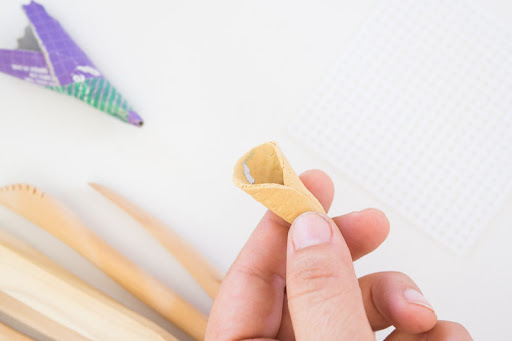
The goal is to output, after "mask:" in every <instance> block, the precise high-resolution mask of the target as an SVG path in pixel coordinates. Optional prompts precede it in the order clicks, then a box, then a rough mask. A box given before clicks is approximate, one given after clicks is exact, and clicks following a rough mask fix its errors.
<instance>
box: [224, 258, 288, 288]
mask: <svg viewBox="0 0 512 341" xmlns="http://www.w3.org/2000/svg"><path fill="white" fill-rule="evenodd" d="M232 270H233V272H234V273H238V274H239V275H241V276H242V277H245V278H248V279H249V280H250V281H256V282H262V283H263V284H264V285H268V286H283V287H284V286H285V282H286V281H285V278H284V277H283V276H282V275H281V274H279V273H277V272H274V271H271V270H268V269H263V268H260V267H257V266H247V265H243V264H236V265H234V266H233V269H232Z"/></svg>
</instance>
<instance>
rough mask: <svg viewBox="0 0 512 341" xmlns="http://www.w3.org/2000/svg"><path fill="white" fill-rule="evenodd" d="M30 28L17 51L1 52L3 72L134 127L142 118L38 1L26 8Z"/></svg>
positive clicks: (1, 50) (0, 69)
mask: <svg viewBox="0 0 512 341" xmlns="http://www.w3.org/2000/svg"><path fill="white" fill-rule="evenodd" d="M23 10H24V11H25V14H26V15H27V17H28V20H29V22H30V25H29V26H28V27H27V29H26V30H25V36H24V37H22V38H20V39H18V49H16V50H5V49H0V72H3V73H6V74H9V75H11V76H14V77H17V78H20V79H23V80H26V81H29V82H32V83H35V84H38V85H41V86H44V87H46V88H48V89H51V90H54V91H57V92H59V93H62V94H67V95H69V96H73V97H76V98H77V99H79V100H81V101H83V102H85V103H87V104H89V105H91V106H93V107H95V108H97V109H99V110H101V111H103V112H106V113H107V114H110V115H112V116H114V117H117V118H119V119H121V120H122V121H125V122H127V123H130V124H133V125H135V126H141V125H142V124H143V121H142V118H141V117H140V116H139V115H138V114H137V113H136V112H135V111H134V110H133V109H132V107H131V106H130V105H129V104H128V102H127V101H126V99H125V98H124V97H123V96H122V95H121V94H120V93H119V91H117V89H116V88H115V87H114V86H113V85H112V84H111V83H110V82H109V81H108V80H107V79H106V78H105V77H104V75H103V74H102V73H101V72H100V71H99V70H98V69H97V68H96V66H95V65H94V64H93V63H92V62H91V60H90V59H89V58H88V57H87V55H86V54H85V52H84V51H82V49H81V48H80V47H79V46H78V45H77V44H76V43H75V42H74V41H73V39H71V37H70V36H69V35H68V34H67V33H66V31H65V30H64V29H63V28H62V26H61V25H60V24H59V22H58V21H57V20H55V19H53V18H52V17H51V16H50V15H49V14H48V13H47V12H46V10H45V8H44V7H43V6H42V5H40V4H38V3H37V2H35V1H32V2H30V4H28V5H24V6H23Z"/></svg>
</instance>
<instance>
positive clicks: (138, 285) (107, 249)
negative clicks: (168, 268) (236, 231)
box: [0, 185, 207, 340]
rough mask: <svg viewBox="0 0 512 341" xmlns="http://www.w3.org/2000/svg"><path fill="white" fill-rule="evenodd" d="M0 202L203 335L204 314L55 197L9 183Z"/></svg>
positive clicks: (198, 336)
mask: <svg viewBox="0 0 512 341" xmlns="http://www.w3.org/2000/svg"><path fill="white" fill-rule="evenodd" d="M0 204H1V205H4V206H6V207H7V208H9V209H11V210H12V211H13V212H15V213H17V214H19V215H21V216H22V217H25V218H26V219H28V220H30V221H31V222H33V223H34V224H36V225H38V226H40V227H42V228H43V229H45V230H46V231H47V232H49V233H51V234H52V235H54V236H55V237H57V238H58V239H60V240H61V241H63V242H64V243H65V244H67V245H69V246H70V247H71V248H73V249H74V250H75V251H77V252H78V253H79V254H81V255H82V256H84V257H85V258H86V259H88V260H89V261H90V262H91V263H93V264H94V265H96V266H97V267H98V268H99V269H101V270H102V271H103V272H105V273H106V274H107V275H108V276H110V277H111V278H112V279H113V280H115V281H116V282H117V283H119V284H120V285H121V286H123V287H124V288H125V289H126V290H128V291H129V292H131V293H132V294H133V295H134V296H136V297H137V298H138V299H140V300H141V301H142V302H144V303H146V304H147V305H148V306H150V307H151V308H153V309H154V310H155V311H157V312H159V313H160V314H162V315H163V316H164V317H166V318H167V319H168V320H169V321H171V322H172V323H174V324H175V325H176V326H177V327H179V328H181V329H182V330H183V331H185V332H186V333H188V334H189V335H191V336H192V337H194V338H195V339H196V340H203V339H204V335H205V332H206V324H207V318H206V316H205V315H204V314H202V313H201V312H200V311H199V310H197V309H196V308H194V307H193V306H192V305H190V304H189V303H188V302H186V301H185V300H184V299H182V298H181V297H180V296H179V295H177V294H176V293H174V292H173V291H172V290H171V289H169V288H168V287H166V286H165V285H164V284H162V283H161V282H160V281H158V280H157V279H156V278H154V277H153V276H151V275H150V274H148V273H147V272H145V271H144V270H143V269H141V268H140V267H138V266H137V265H135V264H134V263H133V262H131V261H130V260H129V259H128V258H126V257H125V256H123V255H122V254H121V253H119V252H118V251H117V250H115V249H114V248H112V247H111V246H110V245H108V244H107V243H106V242H105V241H104V240H103V239H101V238H100V237H98V236H97V235H96V234H95V233H94V232H93V231H92V230H90V229H89V228H88V227H87V226H86V225H85V224H84V223H82V222H81V221H80V220H79V219H78V218H77V217H76V216H75V215H74V214H73V213H72V212H71V211H70V210H69V209H68V208H67V207H66V206H64V205H63V204H62V203H60V202H59V201H58V200H57V199H55V198H52V197H51V196H49V195H47V194H45V193H43V192H41V191H39V190H38V189H36V188H35V187H32V186H29V185H11V186H8V187H3V188H0Z"/></svg>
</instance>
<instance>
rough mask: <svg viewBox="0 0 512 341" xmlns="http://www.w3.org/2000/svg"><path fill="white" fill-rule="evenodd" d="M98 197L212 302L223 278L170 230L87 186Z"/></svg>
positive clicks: (116, 197)
mask: <svg viewBox="0 0 512 341" xmlns="http://www.w3.org/2000/svg"><path fill="white" fill-rule="evenodd" d="M89 185H90V186H91V187H92V188H94V189H95V190H96V191H98V192H99V193H100V194H102V195H103V196H105V197H106V198H108V199H110V200H111V201H112V202H113V203H114V204H116V205H117V206H118V207H120V208H121V209H122V210H124V211H125V212H126V213H128V214H129V215H130V216H131V217H132V218H133V219H135V220H136V221H137V222H138V223H139V224H140V225H142V226H143V227H144V228H145V229H146V230H147V231H148V232H149V233H151V234H152V235H153V237H154V238H155V239H156V240H157V241H158V242H160V244H162V245H163V246H164V247H165V248H166V249H167V250H168V251H169V252H170V253H171V254H172V255H174V257H176V259H177V260H178V261H179V262H180V263H181V264H183V266H184V267H185V269H187V271H188V272H189V273H190V274H191V275H192V277H194V279H195V280H196V281H197V282H198V283H199V285H200V286H201V287H202V288H203V289H204V291H206V293H207V294H208V295H209V296H210V297H211V298H215V296H216V295H217V292H218V291H219V287H220V284H221V282H222V275H221V274H220V272H219V271H217V269H215V268H214V267H213V266H212V265H211V264H210V262H209V261H208V260H207V259H206V258H204V257H203V256H202V255H201V253H199V252H198V251H197V250H196V249H194V247H193V246H192V245H190V244H189V243H188V242H187V241H185V240H184V239H183V238H181V237H180V236H178V235H177V234H176V233H175V232H174V231H173V230H172V229H171V228H170V227H168V226H166V225H165V224H164V223H163V222H161V221H160V220H158V219H157V218H155V217H154V216H152V215H151V214H149V213H148V212H147V211H145V210H143V209H142V208H140V207H138V206H137V205H135V204H134V203H132V202H131V201H129V200H128V199H126V198H125V197H123V196H121V195H120V194H118V193H116V192H114V191H113V190H111V189H109V188H107V187H105V186H102V185H99V184H95V183H90V184H89Z"/></svg>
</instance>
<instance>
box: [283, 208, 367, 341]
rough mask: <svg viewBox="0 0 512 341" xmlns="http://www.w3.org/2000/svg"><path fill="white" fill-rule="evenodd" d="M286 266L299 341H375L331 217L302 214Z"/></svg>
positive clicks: (348, 258) (292, 232)
mask: <svg viewBox="0 0 512 341" xmlns="http://www.w3.org/2000/svg"><path fill="white" fill-rule="evenodd" d="M286 267H287V268H286V292H287V295H288V307H289V310H290V316H291V319H292V324H293V330H294V333H295V338H296V339H297V340H306V341H308V340H375V336H374V334H373V332H372V330H371V328H370V324H369V322H368V319H367V318H366V313H365V311H364V306H363V299H362V296H361V290H360V289H359V284H358V281H357V277H356V275H355V272H354V267H353V265H352V257H351V255H350V251H349V249H348V247H347V244H346V243H345V240H344V239H343V237H342V235H341V233H340V231H339V229H338V227H337V226H336V224H335V223H334V222H333V221H332V220H331V219H330V218H329V217H327V216H326V215H323V214H319V213H314V212H306V213H304V214H302V215H300V216H299V217H297V219H295V221H294V222H293V224H292V227H291V228H290V232H289V233H288V250H287V262H286Z"/></svg>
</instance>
